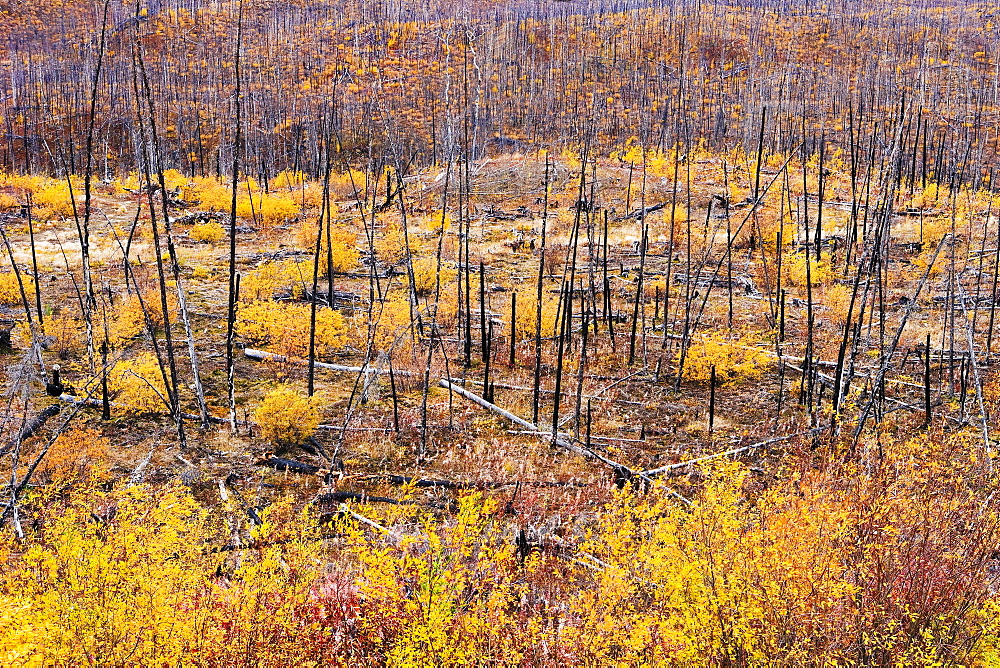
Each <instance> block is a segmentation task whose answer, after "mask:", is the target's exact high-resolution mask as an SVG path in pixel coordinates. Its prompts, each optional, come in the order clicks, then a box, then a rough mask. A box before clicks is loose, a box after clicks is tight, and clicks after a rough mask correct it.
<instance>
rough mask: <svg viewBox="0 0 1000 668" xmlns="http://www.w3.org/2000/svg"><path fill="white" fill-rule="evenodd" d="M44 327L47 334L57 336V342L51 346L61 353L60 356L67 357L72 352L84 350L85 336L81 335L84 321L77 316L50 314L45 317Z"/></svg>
mask: <svg viewBox="0 0 1000 668" xmlns="http://www.w3.org/2000/svg"><path fill="white" fill-rule="evenodd" d="M43 329H44V331H45V334H46V336H54V337H55V342H54V343H53V344H52V345H51V346H50V347H51V348H52V349H53V350H55V351H56V353H58V354H59V357H61V358H63V359H66V358H67V357H69V356H70V355H71V354H73V353H78V352H80V351H81V350H83V347H84V337H82V336H81V330H82V329H83V323H81V322H80V320H78V319H77V318H74V317H72V316H66V315H50V316H47V317H46V318H45V324H44V327H43Z"/></svg>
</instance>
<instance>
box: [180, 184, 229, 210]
mask: <svg viewBox="0 0 1000 668" xmlns="http://www.w3.org/2000/svg"><path fill="white" fill-rule="evenodd" d="M191 183H192V184H193V186H192V187H191V192H190V193H189V196H190V198H191V199H192V200H194V201H197V202H198V203H199V206H200V207H201V208H202V209H206V210H208V211H230V210H231V209H232V206H233V189H232V186H231V185H226V184H225V183H222V182H221V181H219V180H218V179H216V178H214V177H211V176H196V177H194V178H193V179H191Z"/></svg>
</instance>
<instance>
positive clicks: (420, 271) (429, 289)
mask: <svg viewBox="0 0 1000 668" xmlns="http://www.w3.org/2000/svg"><path fill="white" fill-rule="evenodd" d="M456 276H458V270H457V269H455V268H453V267H452V266H450V265H449V264H448V263H447V262H442V263H441V265H440V267H438V261H437V258H434V257H422V258H420V259H418V260H414V261H413V289H414V290H415V291H416V293H417V294H418V295H420V296H426V295H430V294H433V293H434V291H435V289H436V288H437V286H438V285H439V283H438V279H439V278H440V285H441V286H444V287H447V286H448V285H449V284H451V283H454V281H455V277H456Z"/></svg>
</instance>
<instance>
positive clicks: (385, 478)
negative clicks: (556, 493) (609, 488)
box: [358, 474, 589, 489]
mask: <svg viewBox="0 0 1000 668" xmlns="http://www.w3.org/2000/svg"><path fill="white" fill-rule="evenodd" d="M358 479H359V480H364V481H381V482H385V483H388V484H390V485H413V486H414V487H440V488H441V489H500V488H503V487H514V486H516V485H524V486H526V487H586V486H587V485H588V484H589V483H585V482H576V481H561V480H552V481H550V480H513V481H509V482H499V481H483V482H464V481H461V480H435V479H432V478H431V479H428V478H413V477H411V476H406V475H392V474H383V475H367V476H363V477H361V478H358Z"/></svg>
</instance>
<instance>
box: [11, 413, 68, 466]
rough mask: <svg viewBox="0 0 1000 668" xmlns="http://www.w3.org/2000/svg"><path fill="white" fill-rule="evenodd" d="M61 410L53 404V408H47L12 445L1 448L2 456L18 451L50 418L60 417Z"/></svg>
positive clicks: (19, 434)
mask: <svg viewBox="0 0 1000 668" xmlns="http://www.w3.org/2000/svg"><path fill="white" fill-rule="evenodd" d="M60 410H62V407H61V406H60V405H59V404H52V405H51V406H48V407H46V408H45V410H43V411H41V412H40V413H39V414H38V415H36V416H35V417H33V418H32V419H31V420H30V421H29V422H28V423H27V424H25V425H24V427H22V428H21V431H20V432H18V434H17V436H15V437H14V438H13V440H11V442H10V445H7V446H5V447H3V448H0V456H2V455H5V454H7V453H8V452H11V451H12V450H14V449H16V448H17V446H18V445H20V444H21V442H23V441H25V440H27V439H29V438H31V437H32V436H33V435H34V433H35V432H36V431H38V430H39V429H41V428H42V426H43V425H44V424H45V423H46V422H47V421H48V419H49V418H50V417H52V416H54V415H58V414H59V411H60Z"/></svg>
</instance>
